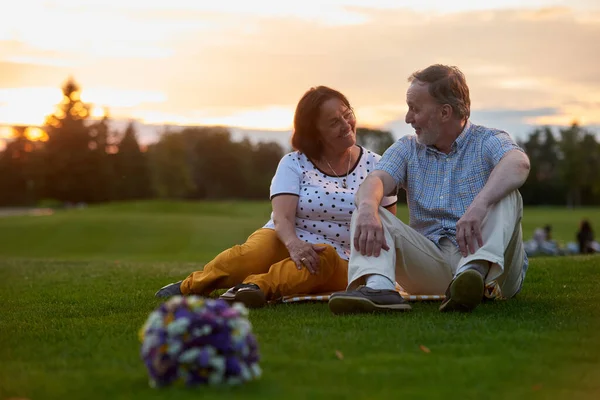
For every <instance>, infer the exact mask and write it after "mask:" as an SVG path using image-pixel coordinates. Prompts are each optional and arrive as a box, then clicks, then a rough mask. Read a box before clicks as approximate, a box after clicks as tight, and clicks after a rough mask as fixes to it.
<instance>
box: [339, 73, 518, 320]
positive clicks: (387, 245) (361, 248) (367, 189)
mask: <svg viewBox="0 0 600 400" xmlns="http://www.w3.org/2000/svg"><path fill="white" fill-rule="evenodd" d="M409 82H410V87H409V88H408V91H407V93H406V102H407V104H408V113H407V114H406V123H407V124H411V125H412V127H413V128H414V129H415V133H416V135H409V136H405V137H403V138H401V139H400V140H398V141H397V142H396V143H395V144H393V145H392V146H391V147H390V148H389V149H388V150H387V151H386V152H385V154H384V155H383V157H382V158H381V160H380V161H379V163H378V164H377V166H376V167H375V169H374V170H373V171H372V172H371V173H370V174H369V176H368V177H367V179H366V180H365V181H364V182H363V183H362V185H361V186H360V188H359V190H358V192H357V194H356V202H355V203H356V208H357V210H356V212H355V213H354V215H353V218H352V228H351V232H352V233H351V235H352V238H353V243H352V249H351V256H350V261H349V266H348V282H349V285H348V290H347V291H346V292H339V293H334V294H333V295H332V296H331V298H330V300H329V308H330V309H331V311H332V312H333V313H335V314H345V313H358V312H373V311H388V310H409V309H410V305H409V304H408V303H406V301H405V300H404V299H403V298H402V297H401V296H400V295H399V294H398V292H397V291H395V290H394V287H395V285H394V282H395V281H396V282H398V283H399V284H400V285H401V286H402V287H403V288H404V289H405V290H406V291H407V292H409V293H411V294H444V293H445V295H446V299H445V300H444V302H443V303H442V305H441V306H440V311H472V310H473V309H475V307H477V306H478V305H479V304H480V303H481V302H482V300H483V299H484V298H496V297H501V298H510V297H513V296H515V295H516V294H517V293H518V292H519V291H520V290H521V287H522V285H523V280H524V278H525V273H526V271H527V267H528V260H527V256H526V254H525V252H524V250H523V239H522V233H521V219H522V216H523V201H522V199H521V195H520V194H519V192H518V190H517V189H518V188H519V187H521V185H523V183H524V182H525V180H526V179H527V175H528V174H529V159H528V157H527V155H526V154H525V153H524V152H523V150H522V149H521V148H520V147H519V146H517V144H516V143H515V142H514V141H513V139H512V138H511V137H510V136H509V135H508V134H507V133H506V132H503V131H501V130H497V129H491V128H486V127H484V126H480V125H475V124H473V123H471V122H470V121H469V115H470V104H471V102H470V99H469V88H468V86H467V83H466V80H465V77H464V75H463V74H462V72H461V71H460V70H459V69H458V68H456V67H450V66H445V65H432V66H430V67H428V68H426V69H424V70H421V71H417V72H415V73H413V74H412V75H411V76H410V78H409ZM399 188H403V189H404V190H406V194H407V199H408V207H409V212H410V224H409V225H407V224H405V223H404V222H402V221H400V220H399V219H398V218H396V216H395V215H393V214H392V213H390V212H389V211H387V210H385V209H384V208H381V207H379V206H378V205H379V203H380V201H381V199H382V198H383V196H385V195H389V194H393V193H395V192H396V191H397V190H398V189H399Z"/></svg>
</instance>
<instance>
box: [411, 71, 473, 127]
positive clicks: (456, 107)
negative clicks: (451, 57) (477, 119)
mask: <svg viewBox="0 0 600 400" xmlns="http://www.w3.org/2000/svg"><path fill="white" fill-rule="evenodd" d="M415 80H417V81H419V82H423V83H428V84H429V94H430V95H431V97H433V98H434V99H435V100H436V101H437V102H438V103H440V104H448V105H450V107H452V112H453V113H454V114H455V115H457V116H458V117H460V118H461V119H468V118H469V116H470V115H471V100H470V98H469V87H468V86H467V80H466V79H465V75H464V74H463V73H462V72H461V71H460V70H459V69H458V68H457V67H451V66H448V65H442V64H435V65H431V66H429V67H427V68H425V69H423V70H420V71H416V72H413V74H412V75H411V76H410V77H409V78H408V81H409V82H411V83H412V82H413V81H415Z"/></svg>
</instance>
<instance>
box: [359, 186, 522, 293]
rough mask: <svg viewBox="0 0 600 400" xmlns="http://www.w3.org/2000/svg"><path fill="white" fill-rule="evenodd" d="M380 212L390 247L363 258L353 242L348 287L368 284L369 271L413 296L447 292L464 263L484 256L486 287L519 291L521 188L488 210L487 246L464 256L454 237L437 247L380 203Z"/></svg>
mask: <svg viewBox="0 0 600 400" xmlns="http://www.w3.org/2000/svg"><path fill="white" fill-rule="evenodd" d="M357 214H358V213H354V215H353V218H352V226H351V234H352V237H354V232H355V224H356V215H357ZM379 216H380V218H381V222H382V224H383V231H384V233H385V240H386V243H387V244H388V245H389V246H390V250H389V251H385V250H382V251H381V253H380V255H379V257H373V256H371V257H368V256H363V255H361V254H360V253H359V252H358V251H356V250H355V249H354V242H353V241H352V244H351V246H352V250H351V255H350V261H349V265H348V282H349V285H348V289H353V288H355V287H356V286H358V285H359V284H364V282H365V276H367V275H370V274H380V275H384V276H386V277H387V278H388V279H390V280H391V281H392V282H394V281H396V282H398V283H399V284H400V286H402V287H403V288H404V290H406V291H407V292H408V293H410V294H415V295H416V294H432V295H435V294H444V292H445V291H446V288H447V287H448V285H449V284H450V282H451V281H452V279H453V278H454V276H456V275H457V274H458V273H460V272H462V270H463V269H464V266H465V264H467V263H469V262H471V261H476V260H481V261H489V262H491V263H492V264H491V268H490V271H489V273H488V275H487V277H486V279H485V283H486V286H487V287H496V288H499V289H500V293H497V292H496V293H497V294H498V295H501V296H502V297H504V298H510V297H513V296H514V295H515V294H517V293H518V292H519V290H520V288H521V284H522V280H523V274H522V271H523V258H524V250H523V237H522V232H521V219H522V217H523V200H522V198H521V195H520V194H519V192H518V191H514V192H512V193H510V194H509V195H508V196H506V197H505V198H504V199H502V200H501V201H499V202H498V203H497V204H496V205H494V206H493V207H492V208H491V209H490V210H489V212H488V214H487V216H486V217H485V218H484V220H483V225H482V238H483V246H482V247H481V248H479V249H478V250H477V251H475V253H473V254H469V255H468V256H467V257H462V255H461V254H460V250H459V249H458V247H457V246H455V245H454V244H453V243H452V242H451V241H450V239H448V238H442V240H440V243H439V246H438V245H436V244H435V243H433V242H432V241H431V240H429V239H427V238H426V237H425V236H423V235H422V234H420V233H418V232H417V231H415V230H414V229H412V228H411V227H409V226H408V225H406V224H404V223H403V222H402V221H400V220H399V219H398V218H396V216H395V215H393V214H392V213H390V212H389V211H387V210H386V209H385V208H383V207H379ZM392 244H393V246H394V247H395V251H393V248H392ZM496 290H497V289H496Z"/></svg>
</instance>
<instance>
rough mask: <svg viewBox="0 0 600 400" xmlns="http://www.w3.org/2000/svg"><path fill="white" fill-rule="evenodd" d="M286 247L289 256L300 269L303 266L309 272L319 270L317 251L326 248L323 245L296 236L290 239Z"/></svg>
mask: <svg viewBox="0 0 600 400" xmlns="http://www.w3.org/2000/svg"><path fill="white" fill-rule="evenodd" d="M286 247H287V249H288V251H289V253H290V258H291V259H292V260H293V261H294V263H296V268H298V269H299V270H300V269H302V267H303V266H304V267H306V269H307V270H308V272H310V273H311V274H317V273H318V272H319V253H320V252H322V251H323V250H325V249H326V247H325V246H318V245H314V244H310V243H306V242H305V241H303V240H300V239H298V238H296V240H292V241H290V243H289V244H287V245H286Z"/></svg>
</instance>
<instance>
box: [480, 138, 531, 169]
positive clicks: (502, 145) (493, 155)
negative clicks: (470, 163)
mask: <svg viewBox="0 0 600 400" xmlns="http://www.w3.org/2000/svg"><path fill="white" fill-rule="evenodd" d="M511 150H519V151H523V149H522V148H521V147H519V145H517V144H516V143H515V141H514V140H513V138H512V137H510V135H509V134H508V133H506V132H504V131H495V132H494V134H493V135H490V136H489V137H488V138H487V139H486V140H485V141H484V143H483V155H484V157H485V160H486V162H487V163H488V164H489V165H491V166H492V167H495V166H496V165H497V164H498V163H499V162H500V160H501V159H502V157H504V155H505V154H506V153H508V152H509V151H511Z"/></svg>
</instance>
